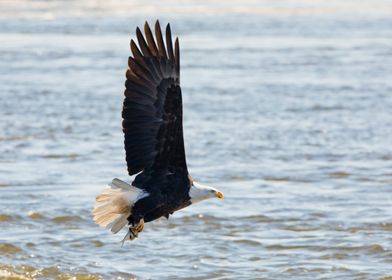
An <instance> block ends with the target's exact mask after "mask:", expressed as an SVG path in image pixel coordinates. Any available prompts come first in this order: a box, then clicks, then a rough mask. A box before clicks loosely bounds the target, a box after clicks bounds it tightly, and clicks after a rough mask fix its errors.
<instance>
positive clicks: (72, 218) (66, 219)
mask: <svg viewBox="0 0 392 280" xmlns="http://www.w3.org/2000/svg"><path fill="white" fill-rule="evenodd" d="M51 221H52V222H54V223H57V224H61V223H69V222H80V221H83V219H82V217H80V216H78V215H67V216H58V217H54V218H52V219H51Z"/></svg>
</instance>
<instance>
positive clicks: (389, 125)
mask: <svg viewBox="0 0 392 280" xmlns="http://www.w3.org/2000/svg"><path fill="white" fill-rule="evenodd" d="M122 2H123V1H110V3H109V2H105V3H103V2H101V1H26V0H19V1H3V2H2V3H1V4H0V41H1V43H0V58H1V64H0V119H1V121H0V278H5V279H7V277H9V278H10V279H11V278H12V277H14V278H12V279H15V278H16V279H69V278H72V277H74V278H73V279H129V278H136V279H288V278H290V279H390V278H391V277H392V272H391V265H392V245H391V244H392V243H391V241H392V239H391V232H392V218H391V216H392V208H391V204H392V192H391V185H392V172H391V170H392V169H391V168H392V148H391V147H392V117H391V112H392V111H391V110H392V109H391V108H392V94H391V92H392V79H391V74H390V73H392V41H391V39H390V38H392V31H391V30H392V19H391V17H390V15H391V14H392V12H391V11H392V8H391V4H390V3H389V2H388V1H361V2H360V4H359V3H358V2H357V1H344V3H340V2H339V1H297V2H296V3H294V2H293V1H251V0H247V1H234V0H232V1H212V2H207V1H181V2H176V1H169V2H167V1H166V2H165V3H167V4H164V3H162V4H159V5H158V6H156V4H155V2H153V1H128V2H127V4H124V3H122ZM157 17H159V18H160V20H161V23H162V24H163V23H165V22H167V21H170V22H171V24H172V29H173V32H174V33H175V34H176V35H178V36H180V42H181V49H182V68H181V71H182V72H181V75H182V77H181V82H182V89H183V99H184V114H185V120H184V129H185V144H186V152H187V157H188V165H189V169H190V172H191V174H192V176H193V177H194V178H195V179H196V180H200V181H202V182H206V183H209V184H211V185H214V186H217V187H218V188H219V189H221V190H222V191H223V192H224V193H225V200H223V201H218V200H210V201H206V202H203V203H201V204H199V205H197V206H192V207H190V208H187V209H184V210H183V211H180V212H178V213H176V214H175V215H174V216H172V217H171V218H170V219H169V220H168V221H166V220H165V219H162V220H158V221H155V222H153V223H150V224H148V226H146V228H145V231H144V232H143V233H142V234H141V235H140V238H139V239H137V240H135V241H134V242H132V243H128V244H126V246H124V247H123V248H121V247H120V243H119V241H120V240H121V238H122V234H125V232H124V233H122V234H121V236H112V235H110V234H109V233H108V232H107V231H104V230H102V229H100V228H98V227H97V226H96V225H95V224H94V223H93V221H92V218H91V214H90V211H91V209H92V207H93V204H94V198H95V195H97V194H98V193H99V192H100V190H101V189H102V188H104V187H105V184H106V183H108V182H109V181H110V180H111V179H112V178H114V177H119V178H122V179H125V180H130V178H128V177H127V175H126V174H127V173H126V166H125V162H124V158H125V156H124V151H123V139H122V137H123V136H122V132H121V114H120V112H121V106H122V98H123V95H122V94H123V90H124V73H125V68H126V63H127V56H128V55H129V54H130V51H129V45H128V44H129V40H130V38H131V36H134V29H135V27H136V26H137V25H142V24H143V23H144V20H145V19H148V20H151V21H152V20H155V19H156V18H157Z"/></svg>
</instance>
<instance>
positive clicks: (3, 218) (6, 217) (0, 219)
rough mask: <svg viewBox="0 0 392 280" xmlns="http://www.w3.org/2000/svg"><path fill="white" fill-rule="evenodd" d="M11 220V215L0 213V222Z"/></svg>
mask: <svg viewBox="0 0 392 280" xmlns="http://www.w3.org/2000/svg"><path fill="white" fill-rule="evenodd" d="M11 220H12V216H10V215H5V214H0V222H9V221H11Z"/></svg>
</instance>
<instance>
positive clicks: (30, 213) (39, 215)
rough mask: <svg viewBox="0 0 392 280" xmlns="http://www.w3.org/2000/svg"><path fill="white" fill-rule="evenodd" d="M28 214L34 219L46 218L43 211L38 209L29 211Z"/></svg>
mask: <svg viewBox="0 0 392 280" xmlns="http://www.w3.org/2000/svg"><path fill="white" fill-rule="evenodd" d="M27 215H28V216H29V217H30V218H31V219H33V220H39V219H43V218H45V217H44V216H43V215H42V214H41V213H39V212H36V211H29V212H28V213H27Z"/></svg>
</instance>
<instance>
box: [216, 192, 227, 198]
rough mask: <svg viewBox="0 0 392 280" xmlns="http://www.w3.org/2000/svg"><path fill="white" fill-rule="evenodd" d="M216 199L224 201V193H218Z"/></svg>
mask: <svg viewBox="0 0 392 280" xmlns="http://www.w3.org/2000/svg"><path fill="white" fill-rule="evenodd" d="M216 197H217V198H219V199H223V198H224V197H225V196H224V195H223V193H221V192H217V193H216Z"/></svg>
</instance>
